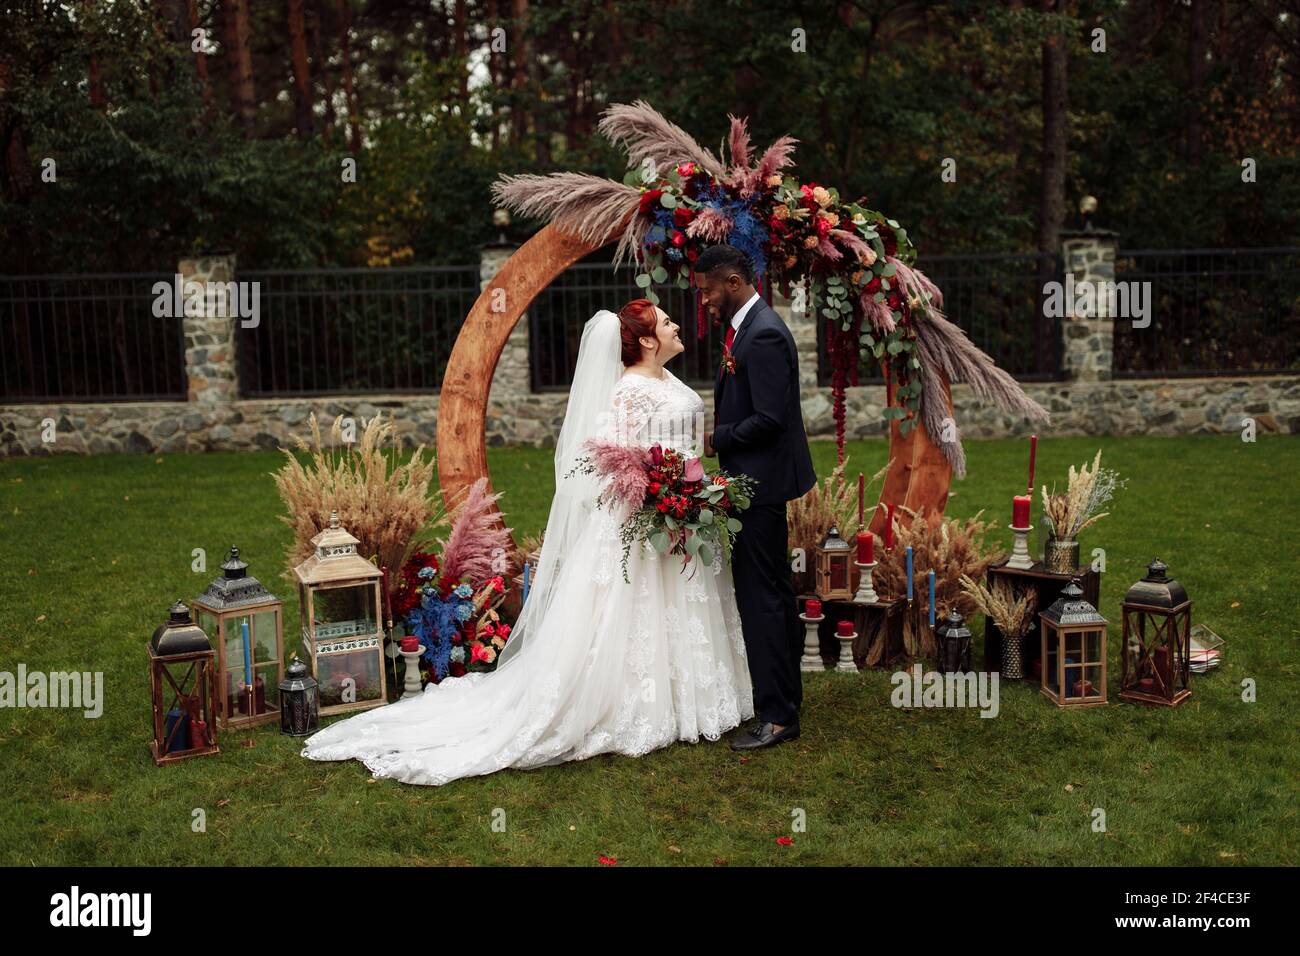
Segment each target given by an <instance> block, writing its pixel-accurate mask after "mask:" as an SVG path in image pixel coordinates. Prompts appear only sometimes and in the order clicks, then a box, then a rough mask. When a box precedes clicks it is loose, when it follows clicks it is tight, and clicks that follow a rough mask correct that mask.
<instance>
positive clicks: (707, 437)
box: [704, 432, 717, 458]
mask: <svg viewBox="0 0 1300 956" xmlns="http://www.w3.org/2000/svg"><path fill="white" fill-rule="evenodd" d="M716 454H717V452H715V451H714V450H713V432H705V433H704V457H705V458H712V457H714V455H716Z"/></svg>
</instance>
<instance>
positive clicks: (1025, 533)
mask: <svg viewBox="0 0 1300 956" xmlns="http://www.w3.org/2000/svg"><path fill="white" fill-rule="evenodd" d="M1032 530H1033V529H1032V528H1017V527H1015V526H1014V525H1013V526H1012V528H1011V533H1012V534H1013V535H1015V541H1014V542H1012V545H1011V557H1010V558H1008V559H1007V567H1009V568H1015V569H1016V570H1018V571H1028V570H1029V569H1030V568H1032V567H1033V566H1034V559H1033V558H1031V557H1030V556H1029V532H1030V531H1032Z"/></svg>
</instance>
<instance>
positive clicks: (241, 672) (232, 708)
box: [192, 548, 284, 730]
mask: <svg viewBox="0 0 1300 956" xmlns="http://www.w3.org/2000/svg"><path fill="white" fill-rule="evenodd" d="M192 606H193V609H194V620H195V622H196V623H197V624H198V625H199V627H201V628H203V633H205V634H206V635H207V636H208V640H210V641H211V642H212V644H213V646H214V647H216V649H217V678H218V692H217V700H218V706H219V709H218V717H219V719H220V721H221V727H222V729H223V730H225V729H228V728H236V727H251V726H253V725H255V724H264V723H267V722H269V721H273V720H275V719H276V717H277V716H278V715H279V713H280V698H279V694H280V681H281V680H283V678H284V602H283V601H281V600H280V599H279V598H277V597H276V596H275V595H274V594H272V593H271V592H270V591H268V590H267V589H266V588H265V587H264V586H263V585H262V583H261V582H260V581H258V580H257V578H255V577H253V576H252V575H250V574H249V573H248V564H247V562H245V561H241V560H240V559H239V549H238V548H231V549H230V554H229V556H227V558H226V560H225V563H223V564H222V565H221V577H219V578H216V579H215V580H214V581H213V582H212V583H211V584H209V585H208V588H207V590H206V591H204V592H203V593H202V594H200V595H199V596H198V597H196V598H195V599H194V601H193V602H192Z"/></svg>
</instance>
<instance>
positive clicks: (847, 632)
mask: <svg viewBox="0 0 1300 956" xmlns="http://www.w3.org/2000/svg"><path fill="white" fill-rule="evenodd" d="M835 633H836V634H838V635H839V636H840V637H852V636H853V622H852V621H840V622H839V623H838V624H836V625H835Z"/></svg>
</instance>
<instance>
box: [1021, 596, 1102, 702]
mask: <svg viewBox="0 0 1300 956" xmlns="http://www.w3.org/2000/svg"><path fill="white" fill-rule="evenodd" d="M1038 620H1039V629H1040V631H1041V632H1042V648H1041V653H1042V658H1041V659H1042V662H1043V675H1042V685H1041V687H1040V690H1041V691H1042V693H1043V695H1044V696H1045V697H1047V698H1048V699H1050V700H1051V701H1052V702H1053V703H1054V704H1056V706H1058V707H1100V706H1103V705H1104V704H1105V703H1106V623H1107V622H1106V619H1105V618H1104V617H1102V616H1101V615H1100V614H1098V613H1097V609H1096V608H1095V607H1093V606H1092V605H1091V604H1089V603H1088V601H1087V600H1086V599H1085V598H1084V596H1083V590H1082V589H1081V588H1080V587H1079V579H1078V578H1072V579H1071V580H1070V583H1069V584H1067V585H1066V586H1065V589H1064V590H1063V591H1062V592H1061V596H1060V597H1059V598H1057V599H1056V601H1055V603H1053V604H1052V606H1051V607H1049V608H1048V609H1047V610H1046V611H1042V612H1040V613H1039V615H1038Z"/></svg>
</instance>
